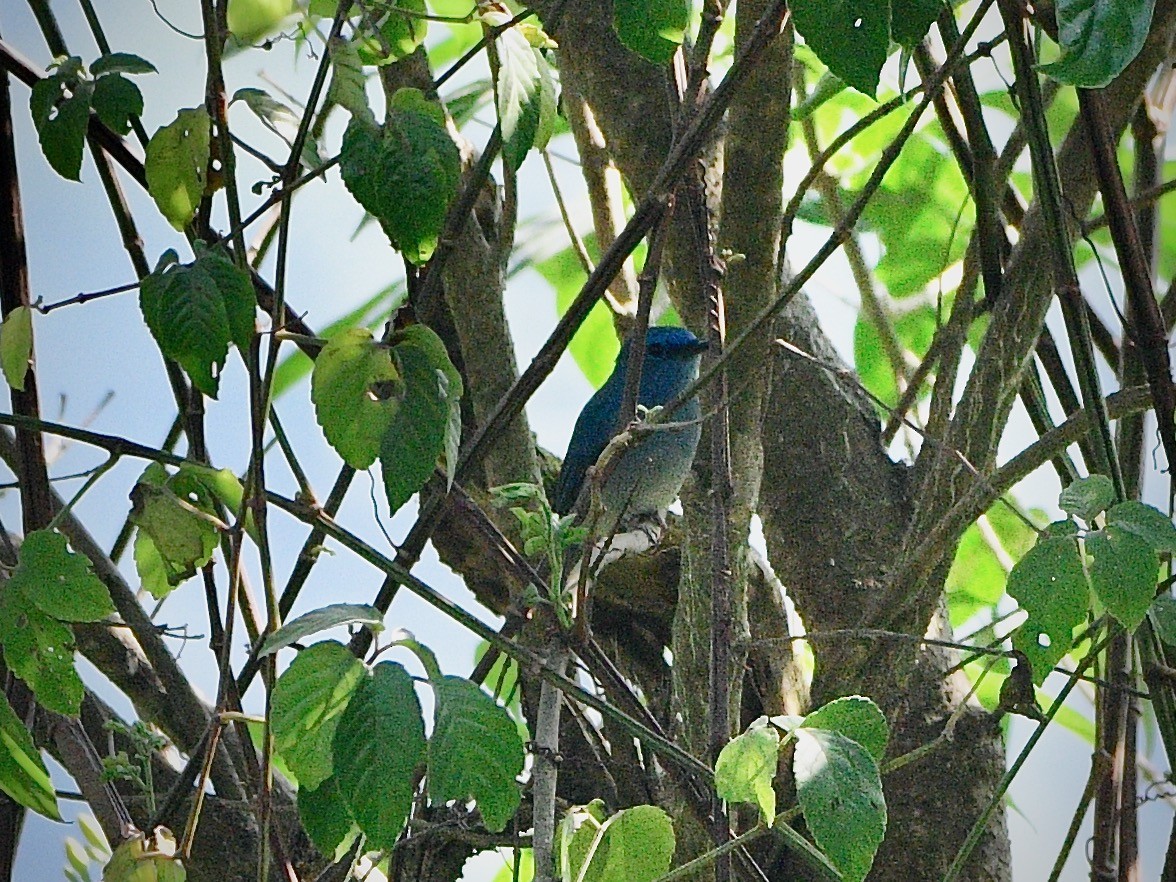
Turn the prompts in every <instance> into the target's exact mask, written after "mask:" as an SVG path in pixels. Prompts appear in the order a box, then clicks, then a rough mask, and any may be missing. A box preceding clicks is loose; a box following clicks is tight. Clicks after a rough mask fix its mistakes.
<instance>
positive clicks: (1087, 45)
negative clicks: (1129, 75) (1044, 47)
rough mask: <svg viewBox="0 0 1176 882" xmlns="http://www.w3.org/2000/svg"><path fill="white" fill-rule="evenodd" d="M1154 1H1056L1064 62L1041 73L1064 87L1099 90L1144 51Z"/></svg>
mask: <svg viewBox="0 0 1176 882" xmlns="http://www.w3.org/2000/svg"><path fill="white" fill-rule="evenodd" d="M1154 7H1155V0H1058V3H1057V5H1056V7H1055V14H1056V16H1057V20H1058V40H1059V41H1060V43H1061V45H1062V57H1061V58H1060V59H1058V60H1057V61H1055V62H1053V63H1052V64H1045V65H1042V66H1041V69H1042V70H1043V71H1044V72H1045V73H1047V74H1049V75H1050V76H1051V77H1053V78H1054V79H1055V80H1058V81H1059V82H1062V83H1069V84H1070V85H1072V86H1081V87H1083V88H1086V89H1099V88H1102V87H1103V86H1105V85H1106V84H1107V83H1109V82H1110V81H1111V80H1113V79H1114V78H1115V77H1117V76H1118V75H1119V74H1120V73H1122V72H1123V69H1124V68H1125V67H1127V65H1128V64H1130V63H1131V62H1132V61H1133V60H1134V58H1135V56H1136V55H1138V54H1139V50H1140V49H1142V48H1143V43H1144V40H1146V39H1147V34H1148V31H1149V30H1150V28H1151V20H1152V11H1153V9H1154Z"/></svg>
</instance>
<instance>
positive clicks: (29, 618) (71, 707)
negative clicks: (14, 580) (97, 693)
mask: <svg viewBox="0 0 1176 882" xmlns="http://www.w3.org/2000/svg"><path fill="white" fill-rule="evenodd" d="M0 644H3V646H4V662H5V663H6V664H7V665H8V668H9V670H11V671H12V672H13V673H14V674H16V676H18V677H20V678H21V679H22V680H24V681H25V683H27V684H28V687H29V688H30V689H31V690H33V695H34V696H35V697H36V699H37V701H38V703H40V704H42V705H44V706H45V707H47V708H48V709H49V710H52V711H57V713H60V714H66V715H67V716H76V715H77V714H78V712H79V711H80V710H81V707H82V695H83V694H84V692H85V689H84V687H83V686H82V680H81V678H80V677H79V676H78V672H77V671H76V670H75V668H74V648H75V644H74V635H73V631H71V630H70V629H69V626H68V625H65V624H63V623H61V622H59V621H57V619H55V618H53V617H51V616H49V615H47V614H46V613H43V612H41V610H40V609H38V608H37V607H36V606H35V605H34V604H33V603H32V601H31V600H29V598H28V597H27V596H25V594H24V593H23V592H20V591H5V592H3V594H2V595H0Z"/></svg>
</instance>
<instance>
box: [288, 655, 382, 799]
mask: <svg viewBox="0 0 1176 882" xmlns="http://www.w3.org/2000/svg"><path fill="white" fill-rule="evenodd" d="M364 674H365V671H364V666H363V663H362V662H361V661H360V660H359V659H357V658H356V657H355V656H354V655H352V654H351V652H350V651H348V649H347V647H346V646H344V645H343V644H341V643H336V642H335V641H333V640H328V641H324V642H323V643H316V644H314V646H311V647H308V648H307V649H304V650H302V652H300V653H298V655H297V657H296V658H295V659H294V661H293V662H291V663H290V667H288V668H286V670H285V671H284V672H283V673H282V676H281V677H279V678H278V682H277V683H276V684H275V686H274V695H273V707H272V711H271V719H270V723H271V725H272V726H273V730H274V749H275V750H276V751H277V752H278V753H279V754H281V756H282V758H283V759H284V760H285V761H286V763H287V765H289V766H290V771H292V772H293V773H294V775H295V776H296V777H297V778H298V783H299V786H300V787H306V788H308V789H314V788H315V787H318V786H319V785H320V784H322V783H323V782H324V781H326V780H327V779H328V778H330V777H331V774H332V772H333V771H334V768H335V760H334V747H333V743H334V738H335V731H336V729H337V727H338V726H339V721H340V720H341V719H342V716H343V713H344V712H345V711H346V710H347V706H348V704H349V703H350V702H351V700H352V698H353V697H354V695H355V691H356V689H357V688H359V685H360V683H361V682H363V680H364Z"/></svg>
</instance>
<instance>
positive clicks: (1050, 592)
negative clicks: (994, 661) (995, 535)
mask: <svg viewBox="0 0 1176 882" xmlns="http://www.w3.org/2000/svg"><path fill="white" fill-rule="evenodd" d="M1076 533H1077V528H1076V527H1075V526H1074V523H1073V521H1057V522H1055V523H1053V524H1050V526H1049V527H1048V529H1047V531H1046V535H1045V537H1043V538H1041V539H1039V540H1038V541H1037V544H1036V545H1034V546H1033V547H1032V548H1031V549H1030V550H1029V551H1028V552H1027V553H1026V555H1025V556H1024V557H1023V558H1021V559H1020V560H1019V561H1018V562H1017V565H1016V566H1015V567H1013V571H1012V572H1011V573H1009V581H1008V592H1009V595H1010V596H1011V597H1012V598H1013V599H1015V600H1016V601H1017V603H1019V604H1020V605H1021V608H1022V609H1024V610H1025V611H1026V612H1027V613H1028V614H1029V618H1028V619H1026V620H1025V622H1024V623H1022V625H1021V626H1020V627H1019V628H1017V630H1016V631H1014V632H1013V647H1014V648H1016V649H1019V650H1021V651H1022V652H1024V653H1025V656H1026V657H1027V658H1028V659H1029V663H1030V665H1032V667H1033V682H1034V683H1036V684H1038V685H1040V684H1041V683H1042V682H1043V681H1044V680H1045V678H1046V675H1047V674H1049V672H1050V670H1051V669H1052V668H1053V666H1054V665H1056V664H1057V663H1058V662H1059V661H1061V659H1062V658H1063V657H1065V655H1066V653H1067V652H1069V651H1070V647H1071V646H1072V645H1073V642H1074V629H1075V628H1076V627H1078V626H1079V625H1080V624H1082V622H1083V621H1084V620H1085V618H1086V613H1087V610H1088V609H1089V608H1090V603H1089V596H1090V591H1089V587H1088V585H1087V582H1086V572H1085V570H1084V569H1083V567H1082V557H1081V555H1080V553H1079V551H1078V540H1077V537H1076Z"/></svg>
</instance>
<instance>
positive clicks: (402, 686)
mask: <svg viewBox="0 0 1176 882" xmlns="http://www.w3.org/2000/svg"><path fill="white" fill-rule="evenodd" d="M392 745H395V749H390V747H391V746H392ZM334 751H335V776H336V778H337V780H338V782H339V792H340V793H341V794H342V796H343V799H344V801H345V802H346V803H347V805H348V807H349V808H350V809H351V814H352V816H353V817H354V818H355V820H356V822H357V823H358V824H359V829H360V830H362V831H363V832H364V834H366V836H367V838H368V844H369V845H370V846H372V847H373V848H391V847H392V846H393V845H394V844H395V843H396V839H397V837H399V836H400V831H401V830H402V829H404V822H405V820H407V818H408V810H409V808H410V807H411V805H412V794H413V776H414V772H415V770H416V767H417V766H418V765H419V764H420V763H421V762H422V761H423V760H424V758H425V723H424V720H423V719H422V718H421V706H420V702H418V701H417V697H416V692H415V691H414V690H413V686H412V678H411V677H410V676H409V675H408V672H407V671H406V670H404V668H402V667H401V666H400V665H398V664H396V663H394V662H380V664H378V665H376V667H375V670H374V671H373V672H372V676H371V677H369V678H366V679H365V680H364V681H363V683H362V684H361V685H360V686H359V688H358V689H357V690H356V692H355V695H354V696H352V699H351V703H350V704H349V705H348V706H347V710H346V711H345V712H344V713H343V718H342V719H341V720H340V721H339V728H338V729H337V730H336V732H335V744H334Z"/></svg>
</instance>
